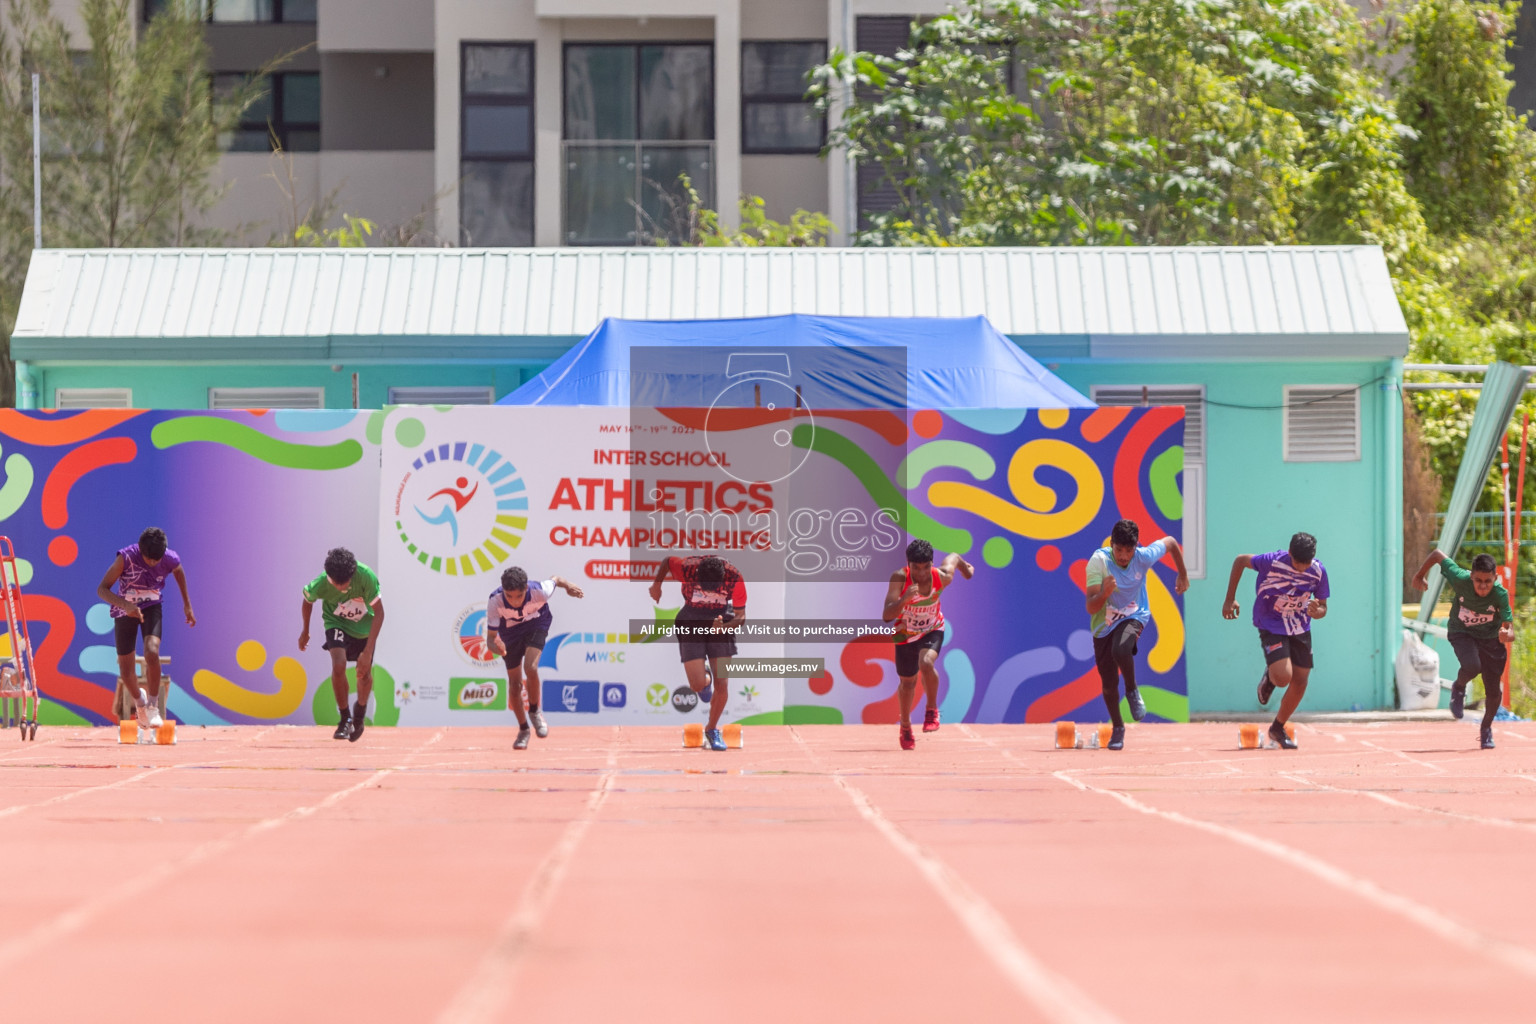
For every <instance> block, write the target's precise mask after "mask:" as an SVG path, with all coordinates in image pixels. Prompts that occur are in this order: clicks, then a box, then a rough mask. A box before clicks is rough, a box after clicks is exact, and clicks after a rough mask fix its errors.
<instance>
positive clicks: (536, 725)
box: [528, 708, 549, 739]
mask: <svg viewBox="0 0 1536 1024" xmlns="http://www.w3.org/2000/svg"><path fill="white" fill-rule="evenodd" d="M528 721H529V723H530V724H531V725H532V726H533V734H534V735H535V736H537V737H538V738H539V739H543V738H544V737H546V736H548V735H549V725H548V724H547V723H546V722H545V721H544V709H543V708H534V709H533V710H531V711H529V712H528Z"/></svg>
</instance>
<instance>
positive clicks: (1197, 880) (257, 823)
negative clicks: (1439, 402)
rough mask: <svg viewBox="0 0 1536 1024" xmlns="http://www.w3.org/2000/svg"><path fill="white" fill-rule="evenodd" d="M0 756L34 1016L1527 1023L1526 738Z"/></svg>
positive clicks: (815, 740) (628, 741) (237, 733)
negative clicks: (1493, 746) (1069, 746)
mask: <svg viewBox="0 0 1536 1024" xmlns="http://www.w3.org/2000/svg"><path fill="white" fill-rule="evenodd" d="M746 732H747V747H746V749H744V750H733V751H729V752H727V753H724V754H717V753H713V752H708V751H699V750H683V749H681V729H667V728H606V727H605V728H594V727H587V728H561V727H559V726H557V727H556V728H555V729H554V730H553V731H552V732H551V734H550V737H549V739H547V740H544V741H539V740H535V741H534V743H533V748H532V749H531V750H529V751H527V752H516V751H513V750H512V749H511V740H512V733H511V732H509V731H504V730H498V729H475V728H463V729H460V728H454V729H440V730H431V729H410V730H406V729H372V730H369V731H368V732H367V733H366V734H365V735H364V737H363V739H362V741H361V742H359V743H357V744H348V743H345V742H337V741H334V740H332V739H331V738H330V730H329V729H319V728H256V727H247V728H209V729H197V728H184V729H183V731H182V741H181V743H180V744H179V745H178V746H176V747H119V746H118V745H117V743H116V730H105V729H95V730H91V729H64V728H54V729H45V730H43V731H42V732H41V733H40V734H39V738H38V740H37V741H36V742H35V743H28V744H23V743H20V742H18V741H16V740H15V739H14V735H15V734H14V733H9V732H0V786H3V788H0V856H3V858H4V864H5V865H6V867H7V869H8V870H7V875H8V882H9V884H7V885H6V886H5V903H4V909H3V912H0V921H3V922H4V923H3V927H0V972H3V975H0V976H3V977H4V979H5V987H4V991H3V994H0V1005H3V1006H4V1010H3V1017H4V1019H6V1020H16V1021H33V1020H36V1021H44V1020H47V1021H61V1020H64V1021H74V1020H79V1021H111V1022H123V1024H126V1022H135V1021H157V1022H167V1021H221V1022H246V1021H250V1022H261V1024H271V1022H273V1021H311V1020H315V1021H333V1020H345V1021H351V1020H367V1021H441V1022H469V1021H519V1022H524V1021H536V1022H544V1021H549V1022H554V1021H595V1022H631V1021H633V1022H640V1024H648V1022H653V1021H655V1022H660V1021H677V1020H689V1019H716V1020H724V1021H731V1022H737V1021H775V1022H782V1021H789V1022H792V1024H809V1022H817V1021H837V1022H847V1021H865V1020H868V1021H882V1022H900V1021H919V1020H922V1021H935V1020H940V1021H947V1020H958V1021H968V1022H974V1021H1009V1022H1013V1021H1040V1020H1048V1021H1068V1022H1075V1021H1111V1020H1123V1021H1181V1022H1183V1021H1195V1020H1232V1019H1236V1020H1243V1021H1271V1020H1273V1021H1288V1022H1295V1021H1307V1022H1311V1021H1318V1020H1338V1021H1359V1020H1381V1021H1393V1022H1408V1021H1447V1020H1455V1019H1463V1018H1474V1017H1475V1019H1477V1020H1479V1021H1514V1020H1530V1019H1532V1017H1533V1015H1536V1009H1533V1007H1536V872H1533V870H1532V868H1533V866H1536V865H1533V856H1532V854H1533V853H1536V770H1533V769H1532V767H1531V766H1532V765H1533V764H1536V726H1531V725H1526V724H1513V725H1508V726H1503V727H1501V728H1499V730H1498V732H1497V736H1498V738H1499V747H1498V749H1497V750H1494V751H1486V752H1485V751H1480V750H1477V749H1475V739H1476V727H1475V725H1474V724H1473V723H1471V722H1470V721H1469V722H1463V723H1458V724H1455V725H1451V724H1446V723H1401V724H1400V723H1393V724H1383V725H1364V724H1362V725H1339V726H1334V725H1321V724H1317V725H1302V726H1301V727H1300V728H1299V730H1298V739H1299V741H1300V742H1301V744H1302V748H1301V749H1300V750H1298V751H1278V750H1258V751H1240V750H1238V749H1237V740H1238V728H1237V726H1236V725H1184V726H1168V725H1163V726H1141V727H1132V728H1131V730H1130V732H1129V738H1128V741H1127V749H1126V750H1124V751H1122V752H1118V753H1116V752H1111V751H1101V750H1071V751H1056V750H1053V749H1051V748H1052V737H1053V731H1052V729H1051V727H1049V726H963V725H945V726H944V728H943V729H942V730H941V731H940V732H939V733H937V734H935V735H931V736H930V735H923V734H919V738H918V749H917V751H916V752H913V753H904V752H902V751H900V750H899V749H897V746H896V734H895V730H894V729H892V728H889V727H875V726H841V727H839V726H827V727H814V726H813V727H804V726H802V727H794V728H783V727H766V726H765V727H758V728H748V729H747V730H746Z"/></svg>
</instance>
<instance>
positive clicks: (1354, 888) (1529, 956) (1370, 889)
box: [1052, 772, 1536, 978]
mask: <svg viewBox="0 0 1536 1024" xmlns="http://www.w3.org/2000/svg"><path fill="white" fill-rule="evenodd" d="M1052 774H1053V775H1055V776H1056V777H1057V778H1058V779H1060V780H1061V781H1063V782H1065V783H1067V784H1068V785H1070V786H1074V787H1076V788H1077V789H1080V790H1082V791H1083V792H1086V793H1099V794H1101V795H1103V796H1107V797H1112V798H1113V799H1115V800H1118V801H1119V802H1120V803H1122V804H1124V805H1125V806H1126V807H1129V808H1130V809H1131V810H1133V811H1136V812H1138V813H1140V814H1145V815H1147V816H1149V817H1154V818H1162V819H1163V820H1164V821H1171V822H1174V823H1175V824H1179V825H1183V826H1185V827H1187V828H1193V829H1197V830H1198V831H1201V832H1205V833H1207V834H1209V835H1213V836H1219V837H1221V838H1222V839H1227V840H1230V841H1232V842H1234V843H1237V844H1239V845H1240V846H1246V847H1248V848H1249V849H1252V850H1257V851H1258V852H1260V853H1263V854H1265V855H1267V856H1270V857H1273V858H1274V859H1275V860H1278V861H1280V862H1282V863H1284V864H1289V865H1290V866H1291V867H1294V868H1297V869H1299V870H1301V871H1304V872H1306V873H1307V874H1309V875H1311V876H1313V877H1314V878H1317V879H1319V880H1320V881H1323V882H1326V883H1328V884H1329V885H1332V886H1334V887H1336V888H1338V889H1341V890H1343V891H1344V892H1347V893H1349V894H1350V895H1352V896H1357V897H1359V898H1360V899H1362V900H1365V901H1366V902H1367V903H1371V904H1374V905H1375V906H1376V907H1378V908H1380V909H1382V910H1385V911H1387V912H1388V913H1391V914H1396V915H1397V916H1399V917H1401V918H1404V919H1405V920H1408V921H1411V922H1413V923H1414V924H1416V925H1419V926H1420V927H1421V928H1424V929H1425V930H1426V931H1429V932H1431V933H1432V934H1434V935H1437V936H1439V937H1440V938H1442V939H1445V940H1446V941H1448V942H1451V943H1454V944H1455V945H1458V946H1461V947H1462V948H1464V949H1466V950H1468V951H1470V952H1473V953H1476V954H1479V955H1482V956H1491V957H1493V958H1494V959H1496V960H1498V961H1500V962H1501V963H1503V964H1504V965H1505V966H1507V967H1510V968H1513V969H1514V970H1517V971H1519V972H1520V973H1521V974H1524V975H1526V976H1527V977H1531V978H1536V950H1531V949H1527V948H1526V947H1524V946H1520V945H1516V944H1514V943H1511V942H1505V941H1504V940H1502V939H1496V938H1493V937H1492V936H1490V935H1485V934H1483V933H1482V932H1479V931H1477V930H1476V929H1474V928H1470V927H1468V926H1467V925H1464V924H1462V923H1461V922H1460V921H1457V920H1455V919H1453V918H1450V917H1447V916H1446V915H1445V914H1442V913H1440V912H1439V911H1438V910H1434V909H1432V908H1430V907H1427V906H1425V905H1424V904H1422V903H1419V902H1417V901H1415V900H1411V899H1409V898H1408V897H1406V896H1402V895H1399V894H1398V893H1395V892H1390V891H1388V890H1386V889H1383V888H1382V887H1381V886H1379V885H1377V884H1376V883H1375V882H1372V881H1371V880H1369V879H1366V878H1361V877H1359V876H1358V875H1353V874H1350V873H1349V872H1348V871H1345V870H1344V869H1343V868H1339V867H1336V866H1334V865H1333V864H1330V863H1328V862H1327V861H1325V860H1323V859H1321V858H1320V857H1314V856H1313V855H1312V854H1310V853H1306V852H1305V851H1302V850H1298V849H1296V848H1295V847H1291V846H1287V845H1285V844H1284V843H1281V842H1277V841H1275V840H1273V839H1265V838H1264V837H1262V836H1256V835H1254V834H1253V833H1251V832H1244V831H1243V830H1241V829H1236V828H1232V827H1230V826H1228V825H1220V824H1217V823H1216V822H1213V821H1205V820H1202V819H1200V818H1191V817H1189V816H1188V815H1186V814H1180V813H1179V812H1178V811H1165V810H1162V809H1160V808H1157V807H1153V806H1151V805H1150V804H1145V803H1142V802H1141V801H1140V800H1138V799H1136V798H1135V797H1133V796H1130V795H1129V794H1126V793H1121V792H1118V791H1117V790H1113V789H1105V788H1102V787H1100V786H1095V785H1092V784H1090V783H1087V782H1084V781H1082V780H1081V779H1077V778H1073V776H1072V774H1071V773H1069V772H1052Z"/></svg>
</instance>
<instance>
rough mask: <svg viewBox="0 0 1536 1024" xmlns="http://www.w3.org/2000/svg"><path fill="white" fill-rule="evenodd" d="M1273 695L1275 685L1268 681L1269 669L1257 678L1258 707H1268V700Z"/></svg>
mask: <svg viewBox="0 0 1536 1024" xmlns="http://www.w3.org/2000/svg"><path fill="white" fill-rule="evenodd" d="M1274 694H1275V684H1274V683H1272V682H1270V681H1269V669H1265V670H1264V674H1263V675H1262V676H1260V677H1259V707H1261V708H1263V707H1268V706H1269V698H1270V697H1272V696H1274Z"/></svg>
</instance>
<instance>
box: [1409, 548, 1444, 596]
mask: <svg viewBox="0 0 1536 1024" xmlns="http://www.w3.org/2000/svg"><path fill="white" fill-rule="evenodd" d="M1443 561H1445V552H1444V551H1441V550H1440V549H1439V548H1435V550H1433V551H1431V552H1430V553H1429V557H1428V558H1426V559H1424V564H1423V565H1421V566H1419V571H1418V572H1416V573H1414V574H1413V580H1412V583H1413V589H1414V590H1428V589H1429V579H1428V573H1429V570H1431V569H1433V568H1434V567H1435V566H1437V565H1439V564H1440V563H1441V562H1443Z"/></svg>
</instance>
